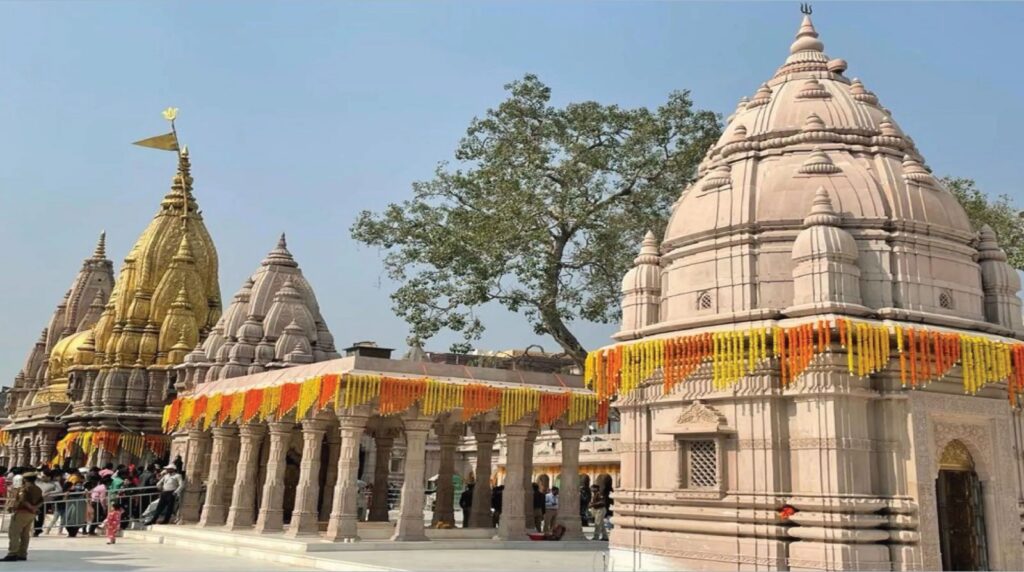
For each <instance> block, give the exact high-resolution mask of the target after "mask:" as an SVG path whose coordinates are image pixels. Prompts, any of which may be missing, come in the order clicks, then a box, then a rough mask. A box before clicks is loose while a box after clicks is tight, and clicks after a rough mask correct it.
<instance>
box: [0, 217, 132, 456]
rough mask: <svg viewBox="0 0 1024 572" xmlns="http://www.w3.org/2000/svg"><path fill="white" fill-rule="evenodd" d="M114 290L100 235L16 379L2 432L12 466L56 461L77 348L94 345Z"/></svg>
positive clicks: (112, 270)
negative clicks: (96, 329) (8, 418)
mask: <svg viewBox="0 0 1024 572" xmlns="http://www.w3.org/2000/svg"><path fill="white" fill-rule="evenodd" d="M113 287H114V264H113V262H111V261H110V260H109V259H108V258H107V250H106V234H105V233H100V238H99V242H97V243H96V248H95V250H94V251H93V253H92V256H90V257H89V258H86V259H85V260H84V261H83V262H82V267H81V269H80V270H79V271H78V274H77V275H76V276H75V278H74V280H73V281H72V283H71V288H69V289H68V291H67V293H65V294H64V298H63V299H62V300H61V302H60V303H59V304H57V308H56V310H54V312H53V315H52V316H51V317H50V321H49V322H48V324H47V326H46V327H45V328H43V331H42V333H41V334H40V335H39V339H38V340H37V341H36V343H35V344H34V345H33V346H32V349H31V350H29V354H28V357H27V358H26V359H25V365H24V366H23V367H22V368H21V370H20V371H19V372H18V374H17V375H16V376H15V378H14V383H13V384H12V386H11V390H10V392H9V394H8V399H7V403H6V404H5V405H6V409H7V413H8V414H10V415H11V422H10V423H9V424H7V425H6V426H5V427H4V431H5V433H7V437H6V439H7V441H8V442H7V443H6V444H5V448H6V449H7V455H5V456H6V457H7V461H8V462H10V463H12V464H14V465H29V464H32V465H37V464H39V463H41V462H45V461H48V460H49V459H50V457H51V456H52V452H53V449H54V446H55V445H56V443H57V439H58V438H59V437H61V436H62V435H63V433H64V430H65V422H64V420H63V419H64V416H65V415H66V414H67V413H68V411H69V408H70V402H69V399H68V396H67V389H68V374H67V372H68V370H69V369H70V368H72V367H74V366H75V365H76V361H75V360H76V357H77V353H76V350H77V349H78V348H79V347H81V346H83V345H87V344H93V345H95V340H93V339H92V338H91V333H90V332H91V331H92V328H93V327H94V326H95V325H96V322H97V321H98V320H99V318H100V315H101V314H102V313H103V310H104V308H105V307H106V305H107V301H108V299H109V298H110V293H111V290H112V289H113Z"/></svg>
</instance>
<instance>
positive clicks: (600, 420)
mask: <svg viewBox="0 0 1024 572" xmlns="http://www.w3.org/2000/svg"><path fill="white" fill-rule="evenodd" d="M610 403H611V401H610V400H608V399H605V400H604V401H602V402H600V403H598V404H597V424H598V425H601V426H605V425H607V424H608V407H609V405H610Z"/></svg>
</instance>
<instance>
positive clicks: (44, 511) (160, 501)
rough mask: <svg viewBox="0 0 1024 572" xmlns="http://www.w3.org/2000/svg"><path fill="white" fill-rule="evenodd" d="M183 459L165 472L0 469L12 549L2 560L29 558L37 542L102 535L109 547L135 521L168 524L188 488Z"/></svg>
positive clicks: (155, 468) (153, 467) (0, 495)
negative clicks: (30, 547)
mask: <svg viewBox="0 0 1024 572" xmlns="http://www.w3.org/2000/svg"><path fill="white" fill-rule="evenodd" d="M180 464H181V459H180V457H179V458H176V459H175V463H174V464H169V465H168V466H167V467H161V466H160V465H158V464H150V465H146V466H136V465H117V466H115V465H114V464H113V463H107V464H106V465H104V466H103V467H95V466H94V467H81V468H77V469H76V468H55V467H49V466H41V467H14V468H11V469H8V468H7V467H0V502H2V503H3V505H4V509H5V510H6V512H7V513H9V514H8V522H9V524H8V534H9V536H10V545H9V547H8V554H7V556H6V557H4V558H2V559H0V561H6V562H10V561H20V560H27V559H28V545H29V541H30V540H31V538H33V537H37V536H40V535H41V534H51V533H52V531H53V529H54V528H56V529H57V534H66V535H67V536H68V537H69V538H75V537H78V536H79V535H82V536H97V535H98V533H99V532H100V531H102V532H103V533H104V534H105V535H106V537H107V543H108V544H114V543H115V542H117V536H118V533H119V532H120V531H121V529H122V528H124V527H126V526H127V524H128V523H129V522H144V523H146V524H153V523H154V522H155V521H156V520H157V519H158V518H161V517H162V520H163V523H164V524H166V523H167V522H168V521H169V520H170V518H171V516H172V514H173V512H174V510H175V508H176V505H177V499H178V498H179V497H180V495H181V492H182V490H183V489H184V480H183V479H182V478H181V475H180V470H181V466H180Z"/></svg>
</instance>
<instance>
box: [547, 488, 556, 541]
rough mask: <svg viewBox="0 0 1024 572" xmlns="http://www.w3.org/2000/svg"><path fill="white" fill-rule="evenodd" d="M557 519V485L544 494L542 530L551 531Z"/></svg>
mask: <svg viewBox="0 0 1024 572" xmlns="http://www.w3.org/2000/svg"><path fill="white" fill-rule="evenodd" d="M557 520H558V487H551V490H550V491H548V494H547V495H545V496H544V532H551V530H552V529H553V528H555V521H557Z"/></svg>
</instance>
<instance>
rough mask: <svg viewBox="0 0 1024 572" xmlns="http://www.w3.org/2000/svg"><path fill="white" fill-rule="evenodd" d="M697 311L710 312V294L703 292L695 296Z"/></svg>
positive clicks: (706, 291)
mask: <svg viewBox="0 0 1024 572" xmlns="http://www.w3.org/2000/svg"><path fill="white" fill-rule="evenodd" d="M697 309H698V310H710V309H711V292H710V291H708V290H703V291H701V292H700V293H699V294H697Z"/></svg>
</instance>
